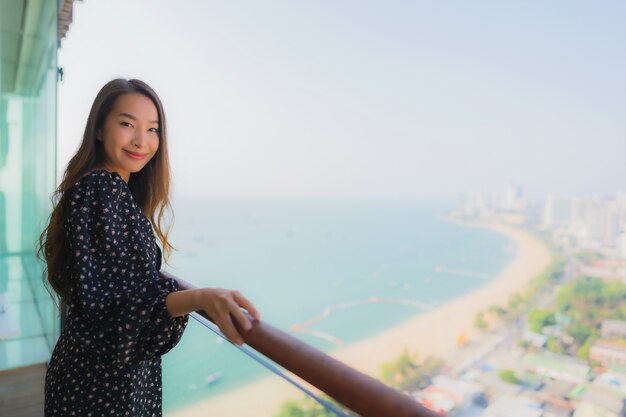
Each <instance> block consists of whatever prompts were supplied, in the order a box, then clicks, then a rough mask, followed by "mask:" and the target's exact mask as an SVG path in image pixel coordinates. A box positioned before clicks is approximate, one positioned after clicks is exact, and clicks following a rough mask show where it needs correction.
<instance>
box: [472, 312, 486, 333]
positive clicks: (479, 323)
mask: <svg viewBox="0 0 626 417" xmlns="http://www.w3.org/2000/svg"><path fill="white" fill-rule="evenodd" d="M474 327H476V328H477V329H480V330H485V329H486V328H487V322H486V321H485V313H484V312H483V311H479V312H478V313H476V318H475V319H474Z"/></svg>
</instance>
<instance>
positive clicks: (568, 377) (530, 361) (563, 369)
mask: <svg viewBox="0 0 626 417" xmlns="http://www.w3.org/2000/svg"><path fill="white" fill-rule="evenodd" d="M522 364H523V366H524V367H525V368H526V369H527V370H529V371H534V372H537V373H538V374H540V375H542V376H544V377H549V378H554V379H561V380H564V381H571V382H576V383H581V382H585V381H587V380H588V379H589V376H590V371H591V368H590V366H589V365H588V364H587V363H586V362H584V361H581V360H579V359H576V358H572V357H570V356H564V355H556V354H552V353H544V354H538V353H528V354H526V355H525V356H524V357H523V358H522Z"/></svg>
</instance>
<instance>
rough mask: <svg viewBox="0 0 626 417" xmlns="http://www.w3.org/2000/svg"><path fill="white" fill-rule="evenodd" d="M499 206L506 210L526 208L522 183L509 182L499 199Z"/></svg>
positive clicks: (522, 209)
mask: <svg viewBox="0 0 626 417" xmlns="http://www.w3.org/2000/svg"><path fill="white" fill-rule="evenodd" d="M499 203H500V204H499V208H500V209H501V210H504V211H513V212H522V211H524V210H525V209H526V198H525V196H524V188H523V187H522V186H521V185H515V184H512V183H510V182H509V183H507V184H506V186H505V187H504V192H503V193H502V195H501V197H500V201H499Z"/></svg>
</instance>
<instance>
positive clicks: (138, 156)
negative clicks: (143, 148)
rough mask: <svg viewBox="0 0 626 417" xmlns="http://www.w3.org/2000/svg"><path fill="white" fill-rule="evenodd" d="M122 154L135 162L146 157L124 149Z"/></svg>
mask: <svg viewBox="0 0 626 417" xmlns="http://www.w3.org/2000/svg"><path fill="white" fill-rule="evenodd" d="M124 152H126V155H128V156H130V157H131V158H133V159H137V160H138V159H143V158H145V157H146V154H145V153H134V152H130V151H127V150H126V149H124Z"/></svg>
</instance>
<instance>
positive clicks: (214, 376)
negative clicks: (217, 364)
mask: <svg viewBox="0 0 626 417" xmlns="http://www.w3.org/2000/svg"><path fill="white" fill-rule="evenodd" d="M221 377H222V373H221V372H220V371H217V372H214V373H212V374H211V375H209V376H207V377H206V384H207V385H209V386H211V385H213V384H215V383H216V382H217V381H219V380H220V378H221Z"/></svg>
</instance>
